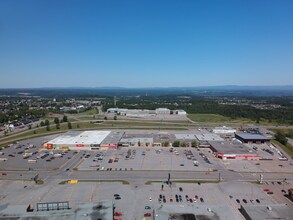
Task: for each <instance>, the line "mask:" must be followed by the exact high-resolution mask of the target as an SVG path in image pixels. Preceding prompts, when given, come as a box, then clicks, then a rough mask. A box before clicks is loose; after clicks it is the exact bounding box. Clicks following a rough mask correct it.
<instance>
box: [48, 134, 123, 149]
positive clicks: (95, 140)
mask: <svg viewBox="0 0 293 220" xmlns="http://www.w3.org/2000/svg"><path fill="white" fill-rule="evenodd" d="M110 133H111V131H70V132H67V133H65V134H62V135H60V136H58V137H56V138H54V139H53V140H51V141H48V142H47V143H45V144H44V147H46V148H47V149H56V150H57V149H58V150H66V149H70V150H99V148H100V144H101V143H102V141H103V140H104V139H105V138H106V137H107V136H108V135H109V134H110ZM117 144H118V142H117Z"/></svg>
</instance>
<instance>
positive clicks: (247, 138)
mask: <svg viewBox="0 0 293 220" xmlns="http://www.w3.org/2000/svg"><path fill="white" fill-rule="evenodd" d="M235 138H237V139H238V140H239V141H241V142H242V143H256V144H257V143H259V144H260V143H269V142H270V139H269V138H267V137H265V136H263V135H260V134H248V133H241V134H235Z"/></svg>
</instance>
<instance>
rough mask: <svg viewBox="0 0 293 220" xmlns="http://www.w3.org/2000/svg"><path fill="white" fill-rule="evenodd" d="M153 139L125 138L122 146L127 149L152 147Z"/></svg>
mask: <svg viewBox="0 0 293 220" xmlns="http://www.w3.org/2000/svg"><path fill="white" fill-rule="evenodd" d="M153 142H154V140H153V138H150V137H124V138H122V139H121V140H120V145H122V146H125V147H152V146H153Z"/></svg>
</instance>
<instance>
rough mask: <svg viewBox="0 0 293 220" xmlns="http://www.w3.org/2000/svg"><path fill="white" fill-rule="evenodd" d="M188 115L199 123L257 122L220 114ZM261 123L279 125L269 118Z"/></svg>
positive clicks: (260, 122)
mask: <svg viewBox="0 0 293 220" xmlns="http://www.w3.org/2000/svg"><path fill="white" fill-rule="evenodd" d="M187 117H188V118H189V119H191V120H192V121H194V122H199V123H235V124H243V123H252V124H254V123H256V121H253V120H251V119H248V118H230V117H226V116H223V115H218V114H188V115H187ZM258 124H260V125H279V123H277V122H269V121H268V120H260V121H259V123H258Z"/></svg>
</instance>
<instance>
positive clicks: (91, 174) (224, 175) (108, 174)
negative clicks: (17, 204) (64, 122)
mask: <svg viewBox="0 0 293 220" xmlns="http://www.w3.org/2000/svg"><path fill="white" fill-rule="evenodd" d="M73 166H74V163H73V164H72V165H70V166H69V167H73ZM66 167H67V166H66ZM66 169H67V168H66ZM6 173H7V175H6V176H0V179H11V180H30V179H31V178H33V177H34V176H36V175H37V174H39V178H40V179H43V180H45V181H46V180H48V179H49V180H51V179H58V180H69V179H79V180H126V181H129V182H130V183H137V182H140V183H142V182H146V181H149V180H151V181H166V180H167V178H168V174H169V173H170V175H171V179H173V180H218V179H219V177H221V180H223V181H255V180H259V179H260V173H250V172H247V173H244V172H243V173H241V172H239V173H238V172H233V171H228V170H227V171H221V172H189V171H72V170H69V171H66V170H64V168H63V169H60V170H57V171H38V172H37V171H26V172H24V171H9V172H6ZM262 174H263V180H264V181H277V180H278V181H282V180H284V179H285V178H286V179H287V180H293V173H262Z"/></svg>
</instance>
